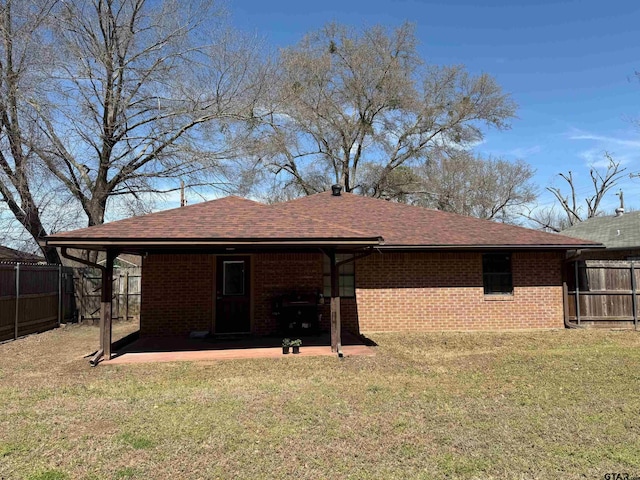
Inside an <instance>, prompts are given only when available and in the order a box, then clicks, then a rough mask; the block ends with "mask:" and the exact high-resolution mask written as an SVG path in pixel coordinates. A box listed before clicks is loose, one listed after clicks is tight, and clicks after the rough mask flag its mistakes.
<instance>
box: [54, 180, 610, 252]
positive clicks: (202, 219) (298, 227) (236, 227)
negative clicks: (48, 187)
mask: <svg viewBox="0 0 640 480" xmlns="http://www.w3.org/2000/svg"><path fill="white" fill-rule="evenodd" d="M288 241H292V242H294V241H295V242H296V243H303V244H307V245H310V244H315V245H323V244H327V245H345V244H353V243H358V244H360V245H370V246H377V247H379V248H411V247H415V248H470V247H471V248H479V247H482V248H504V247H513V248H564V249H567V248H578V247H585V246H592V247H597V246H598V245H597V244H596V243H593V242H588V241H587V242H584V241H581V240H576V239H574V238H570V237H565V236H562V235H557V234H550V233H544V232H540V231H537V230H531V229H528V228H522V227H516V226H512V225H505V224H501V223H496V222H492V221H488V220H481V219H477V218H472V217H466V216H462V215H457V214H453V213H446V212H441V211H438V210H431V209H428V208H424V207H417V206H411V205H405V204H400V203H395V202H389V201H386V200H380V199H374V198H368V197H363V196H360V195H354V194H349V193H343V194H342V195H340V196H335V195H332V194H331V192H323V193H319V194H316V195H312V196H309V197H303V198H299V199H296V200H291V201H289V202H285V203H279V204H274V205H265V204H261V203H257V202H254V201H251V200H247V199H242V198H239V197H225V198H221V199H219V200H213V201H210V202H204V203H199V204H196V205H190V206H187V207H181V208H176V209H173V210H166V211H163V212H157V213H152V214H148V215H143V216H140V217H133V218H128V219H125V220H120V221H115V222H111V223H106V224H104V225H98V226H94V227H89V228H84V229H81V230H75V231H72V232H66V233H61V234H56V235H52V236H49V237H47V239H46V242H47V243H48V244H49V245H60V246H63V245H65V246H78V247H80V246H82V245H85V246H87V245H91V246H94V248H98V247H100V248H107V247H109V246H122V245H134V246H135V245H137V246H142V245H146V246H151V247H157V248H159V247H160V246H162V245H164V246H166V245H169V244H170V245H177V244H197V245H212V244H224V245H244V244H261V243H266V244H269V243H270V244H286V243H287V242H288Z"/></svg>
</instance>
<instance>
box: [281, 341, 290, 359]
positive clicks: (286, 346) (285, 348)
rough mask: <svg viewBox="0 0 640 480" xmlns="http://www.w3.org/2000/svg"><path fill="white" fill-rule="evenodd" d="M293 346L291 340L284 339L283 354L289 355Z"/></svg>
mask: <svg viewBox="0 0 640 480" xmlns="http://www.w3.org/2000/svg"><path fill="white" fill-rule="evenodd" d="M290 346H291V340H289V339H288V338H283V339H282V354H283V355H286V354H287V353H289V347H290Z"/></svg>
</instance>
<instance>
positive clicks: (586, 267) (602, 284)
mask: <svg viewBox="0 0 640 480" xmlns="http://www.w3.org/2000/svg"><path fill="white" fill-rule="evenodd" d="M639 266H640V265H638V264H637V263H634V262H633V261H618V260H587V261H578V262H571V263H569V264H567V298H566V306H567V309H566V314H567V318H568V320H569V321H571V322H572V323H577V324H579V325H580V324H587V325H591V326H595V327H633V328H636V329H637V328H638V291H637V289H638V284H639V282H640V268H638V267H639Z"/></svg>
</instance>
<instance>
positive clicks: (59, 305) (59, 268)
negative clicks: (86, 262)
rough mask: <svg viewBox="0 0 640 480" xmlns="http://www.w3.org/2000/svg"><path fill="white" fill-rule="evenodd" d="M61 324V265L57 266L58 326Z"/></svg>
mask: <svg viewBox="0 0 640 480" xmlns="http://www.w3.org/2000/svg"><path fill="white" fill-rule="evenodd" d="M61 323H62V265H58V326H60V324H61Z"/></svg>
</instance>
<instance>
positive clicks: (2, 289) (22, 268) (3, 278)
mask: <svg viewBox="0 0 640 480" xmlns="http://www.w3.org/2000/svg"><path fill="white" fill-rule="evenodd" d="M71 279H72V273H71V269H69V268H65V267H62V266H60V265H37V264H21V263H15V264H0V342H2V341H6V340H12V339H16V338H18V337H22V336H24V335H29V334H31V333H37V332H43V331H45V330H50V329H52V328H55V327H57V326H59V325H60V323H61V322H62V321H63V320H64V319H67V318H70V317H71V316H72V314H73V313H72V312H73V310H74V309H73V290H72V288H73V284H72V282H71Z"/></svg>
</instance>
